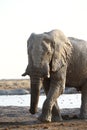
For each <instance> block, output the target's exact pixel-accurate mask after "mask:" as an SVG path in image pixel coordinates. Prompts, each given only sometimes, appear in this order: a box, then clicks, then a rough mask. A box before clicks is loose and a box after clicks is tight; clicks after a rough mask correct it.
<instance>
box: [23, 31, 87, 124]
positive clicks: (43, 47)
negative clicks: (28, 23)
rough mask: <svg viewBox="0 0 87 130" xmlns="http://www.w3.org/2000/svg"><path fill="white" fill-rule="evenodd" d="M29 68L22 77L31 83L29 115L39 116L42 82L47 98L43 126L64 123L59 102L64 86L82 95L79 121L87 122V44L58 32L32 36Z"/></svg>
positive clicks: (41, 116) (29, 47)
mask: <svg viewBox="0 0 87 130" xmlns="http://www.w3.org/2000/svg"><path fill="white" fill-rule="evenodd" d="M27 53H28V65H27V67H26V70H25V72H24V73H23V75H22V76H26V75H29V76H30V80H31V103H30V113H31V114H35V113H36V112H37V105H38V100H39V92H40V88H41V86H40V84H41V83H40V82H42V83H43V89H44V92H45V94H46V100H45V101H44V103H43V107H42V113H41V115H40V116H39V117H38V119H39V120H40V121H42V122H52V121H62V116H61V113H60V109H59V106H58V103H57V98H58V97H59V96H60V95H61V94H63V92H64V90H65V86H69V87H75V88H76V89H77V90H79V91H81V95H82V96H81V102H82V103H81V109H80V118H81V119H87V42H86V41H84V40H81V39H77V38H74V37H66V36H65V34H64V33H63V32H62V31H61V30H58V29H55V30H52V31H50V32H44V33H42V34H35V33H32V34H31V35H30V37H29V39H28V41H27Z"/></svg>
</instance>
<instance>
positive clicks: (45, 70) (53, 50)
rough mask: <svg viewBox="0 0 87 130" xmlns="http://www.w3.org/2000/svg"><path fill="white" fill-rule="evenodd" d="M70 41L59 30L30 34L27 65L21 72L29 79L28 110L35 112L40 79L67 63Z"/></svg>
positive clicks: (69, 53)
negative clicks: (29, 97)
mask: <svg viewBox="0 0 87 130" xmlns="http://www.w3.org/2000/svg"><path fill="white" fill-rule="evenodd" d="M71 49H72V46H71V43H70V42H69V40H68V39H67V38H66V37H65V35H64V34H63V32H61V31H60V30H53V31H50V32H45V33H43V34H31V36H30V37H29V39H28V41H27V52H28V66H27V69H26V71H25V73H24V74H23V75H24V76H25V75H30V79H31V106H30V112H31V113H32V114H34V113H35V112H36V108H37V104H38V99H39V90H40V80H41V79H42V78H50V77H51V74H52V73H55V72H57V71H59V70H60V69H61V68H62V67H63V66H64V65H66V64H68V61H69V57H70V55H71Z"/></svg>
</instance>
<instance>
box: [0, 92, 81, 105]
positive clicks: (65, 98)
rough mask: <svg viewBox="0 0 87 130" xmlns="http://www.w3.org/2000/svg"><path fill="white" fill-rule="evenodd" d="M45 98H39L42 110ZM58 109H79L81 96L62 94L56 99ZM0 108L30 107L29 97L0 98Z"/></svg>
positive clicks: (12, 96) (42, 96)
mask: <svg viewBox="0 0 87 130" xmlns="http://www.w3.org/2000/svg"><path fill="white" fill-rule="evenodd" d="M45 99H46V96H44V95H41V96H40V98H39V103H38V107H39V108H42V105H43V102H44V101H45ZM57 101H58V104H59V107H60V108H80V106H81V94H62V95H61V96H60V97H59V98H58V100H57ZM0 106H20V107H24V106H30V95H29V94H27V95H11V96H9V95H8V96H7V95H6V96H5V95H4V96H0Z"/></svg>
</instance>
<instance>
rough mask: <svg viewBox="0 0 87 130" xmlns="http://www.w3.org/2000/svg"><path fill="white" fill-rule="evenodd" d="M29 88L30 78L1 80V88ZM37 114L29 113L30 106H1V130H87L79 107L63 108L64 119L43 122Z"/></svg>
mask: <svg viewBox="0 0 87 130" xmlns="http://www.w3.org/2000/svg"><path fill="white" fill-rule="evenodd" d="M16 88H25V89H28V88H29V80H1V81H0V89H1V90H3V89H16ZM40 113H41V110H38V113H37V114H36V115H31V114H30V113H29V107H11V106H9V107H2V106H0V130H87V120H80V119H79V118H78V117H79V109H66V110H61V113H62V116H63V119H64V120H63V121H62V122H55V123H46V124H45V123H41V122H39V121H38V120H37V117H38V115H39V114H40Z"/></svg>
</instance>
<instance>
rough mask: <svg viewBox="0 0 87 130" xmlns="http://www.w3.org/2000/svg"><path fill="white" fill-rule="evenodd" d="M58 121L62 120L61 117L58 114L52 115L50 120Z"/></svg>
mask: <svg viewBox="0 0 87 130" xmlns="http://www.w3.org/2000/svg"><path fill="white" fill-rule="evenodd" d="M59 121H63V119H62V117H59V116H53V117H52V122H59Z"/></svg>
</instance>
